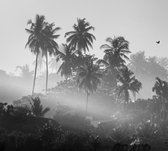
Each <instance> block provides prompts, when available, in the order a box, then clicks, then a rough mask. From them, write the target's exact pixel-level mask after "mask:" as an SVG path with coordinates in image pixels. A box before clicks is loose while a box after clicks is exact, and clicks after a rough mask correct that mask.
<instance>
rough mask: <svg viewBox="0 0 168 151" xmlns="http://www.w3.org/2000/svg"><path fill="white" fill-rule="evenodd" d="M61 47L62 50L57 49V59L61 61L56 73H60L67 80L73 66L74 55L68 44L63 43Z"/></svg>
mask: <svg viewBox="0 0 168 151" xmlns="http://www.w3.org/2000/svg"><path fill="white" fill-rule="evenodd" d="M62 47H63V52H61V51H59V52H58V55H57V61H58V60H61V61H62V63H61V65H60V67H59V69H58V72H57V73H60V74H61V76H64V77H65V79H66V80H67V79H68V78H69V77H70V76H72V72H73V71H72V69H74V67H75V58H76V56H75V54H74V50H73V49H72V48H71V47H70V45H67V44H63V45H62Z"/></svg>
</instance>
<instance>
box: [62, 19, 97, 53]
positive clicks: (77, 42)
mask: <svg viewBox="0 0 168 151" xmlns="http://www.w3.org/2000/svg"><path fill="white" fill-rule="evenodd" d="M73 29H74V31H70V32H67V33H65V37H66V36H68V37H67V39H66V41H67V43H69V45H70V46H71V47H72V48H75V50H77V52H78V54H82V51H83V52H84V53H86V50H88V51H89V47H91V48H92V43H93V40H95V39H96V38H95V36H94V35H93V34H91V33H89V31H90V30H94V27H92V26H90V24H89V23H88V22H86V19H85V18H84V19H77V24H74V26H73Z"/></svg>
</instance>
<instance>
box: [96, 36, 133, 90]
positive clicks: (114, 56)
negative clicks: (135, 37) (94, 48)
mask: <svg viewBox="0 0 168 151" xmlns="http://www.w3.org/2000/svg"><path fill="white" fill-rule="evenodd" d="M106 42H107V43H108V44H104V45H102V46H101V47H100V48H101V49H104V53H105V55H104V57H103V60H99V61H98V62H99V64H103V65H104V66H105V73H106V74H105V75H106V77H108V80H109V81H108V83H109V82H111V84H112V86H114V87H116V86H117V80H116V76H117V74H118V68H120V67H121V66H122V65H124V63H125V60H124V59H127V60H128V59H129V58H128V57H127V55H126V54H128V53H130V51H129V43H128V41H126V40H125V39H124V37H116V38H114V39H112V38H107V39H106ZM110 77H111V78H110Z"/></svg>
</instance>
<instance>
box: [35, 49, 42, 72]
mask: <svg viewBox="0 0 168 151" xmlns="http://www.w3.org/2000/svg"><path fill="white" fill-rule="evenodd" d="M37 62H38V63H37V64H38V67H37V71H41V69H42V68H43V66H44V65H45V60H44V59H43V57H42V51H40V53H39V55H38V61H37ZM33 65H36V60H35V61H33Z"/></svg>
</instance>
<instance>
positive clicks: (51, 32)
mask: <svg viewBox="0 0 168 151" xmlns="http://www.w3.org/2000/svg"><path fill="white" fill-rule="evenodd" d="M54 26H55V25H54V24H53V23H51V24H48V23H47V25H46V27H45V28H44V30H43V35H44V36H43V40H42V41H43V43H42V56H45V58H46V88H45V91H46V93H47V89H48V53H49V55H50V56H52V55H56V54H57V52H58V44H57V42H56V41H55V39H57V38H58V37H59V36H60V35H55V33H56V32H57V31H58V30H60V27H56V28H54Z"/></svg>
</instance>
